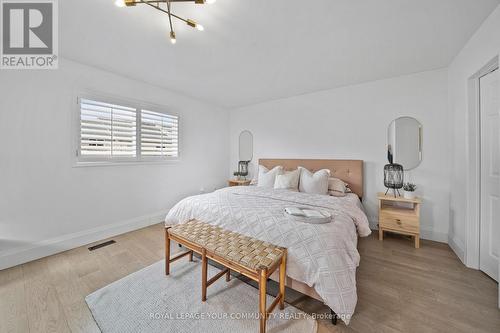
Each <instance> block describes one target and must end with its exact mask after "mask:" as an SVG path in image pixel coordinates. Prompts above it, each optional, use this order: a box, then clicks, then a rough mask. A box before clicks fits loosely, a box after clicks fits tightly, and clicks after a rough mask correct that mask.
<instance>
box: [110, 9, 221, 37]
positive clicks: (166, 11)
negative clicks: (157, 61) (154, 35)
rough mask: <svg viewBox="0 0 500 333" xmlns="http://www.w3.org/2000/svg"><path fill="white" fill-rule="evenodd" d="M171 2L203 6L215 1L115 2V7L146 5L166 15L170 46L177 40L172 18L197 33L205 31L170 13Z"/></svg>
mask: <svg viewBox="0 0 500 333" xmlns="http://www.w3.org/2000/svg"><path fill="white" fill-rule="evenodd" d="M172 2H194V3H195V4H201V5H203V4H213V3H214V2H215V0H116V1H115V5H116V6H117V7H133V6H136V5H148V6H150V7H152V8H154V9H157V10H159V11H161V12H163V13H165V14H167V15H168V22H169V26H170V42H171V43H172V44H175V43H176V42H177V40H176V38H175V31H174V27H173V24H172V18H176V19H178V20H180V21H182V22H184V23H186V24H187V25H189V26H190V27H192V28H195V29H197V30H199V31H203V30H205V28H204V27H203V26H202V25H201V24H199V23H197V22H196V21H194V20H191V19H184V18H182V17H180V16H177V15H175V14H174V13H172V11H171V10H170V7H171V5H172Z"/></svg>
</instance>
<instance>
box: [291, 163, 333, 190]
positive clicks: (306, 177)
mask: <svg viewBox="0 0 500 333" xmlns="http://www.w3.org/2000/svg"><path fill="white" fill-rule="evenodd" d="M299 170H300V180H299V191H300V192H305V193H314V194H325V195H326V194H328V178H330V170H328V169H323V170H319V171H317V172H316V173H312V172H311V171H309V170H307V169H306V168H303V167H299Z"/></svg>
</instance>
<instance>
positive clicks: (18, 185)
mask: <svg viewBox="0 0 500 333" xmlns="http://www.w3.org/2000/svg"><path fill="white" fill-rule="evenodd" d="M89 90H90V91H95V92H99V93H101V94H104V95H108V96H112V97H118V98H123V99H134V100H139V101H145V102H149V103H153V104H157V105H162V106H165V107H167V110H172V111H173V112H176V113H178V114H179V115H180V117H181V118H180V121H181V123H180V126H181V128H180V131H181V132H180V135H181V137H180V140H181V147H180V151H181V160H180V162H177V163H170V164H150V165H128V166H107V167H79V168H75V167H73V162H74V151H73V146H72V144H73V139H74V135H75V133H74V131H75V129H74V127H73V123H72V119H73V118H72V117H73V116H74V113H75V112H76V108H77V106H76V96H77V95H78V94H79V93H82V92H87V91H89ZM228 121H229V117H228V114H227V111H223V110H220V109H216V108H212V107H209V106H207V105H206V104H205V103H201V102H198V101H195V100H193V99H190V98H187V97H184V96H182V95H179V94H175V93H172V92H169V91H166V90H164V89H161V88H158V87H155V86H151V85H147V84H144V83H141V82H137V81H133V80H130V79H127V78H124V77H121V76H117V75H115V74H111V73H109V72H104V71H101V70H98V69H95V68H92V67H88V66H84V65H80V64H77V63H74V62H70V61H67V60H62V61H61V63H60V69H59V70H55V71H2V73H1V75H0V142H1V143H2V146H1V148H0V269H2V268H5V267H8V266H11V265H15V264H18V263H20V262H22V261H27V260H30V259H33V258H37V257H42V256H44V255H48V254H51V253H54V252H58V251H60V250H65V249H67V248H71V247H74V246H76V245H82V244H85V243H88V242H91V241H95V240H98V239H101V238H103V237H106V236H109V235H112V234H116V233H120V232H125V231H128V230H131V229H134V228H138V227H140V226H143V225H148V224H151V223H154V222H159V221H160V220H161V219H162V218H163V217H164V214H165V213H166V212H167V211H168V209H169V208H170V207H171V206H172V205H173V204H175V203H176V202H177V201H178V200H179V199H181V198H182V197H184V196H187V195H189V194H195V193H198V192H199V190H200V188H202V187H203V188H205V190H207V191H209V190H213V189H214V188H215V187H219V186H223V185H224V182H225V180H226V179H227V174H228V172H229V171H228V165H227V161H228V159H229V151H228V149H229V145H228V135H229V132H228V129H227V128H228Z"/></svg>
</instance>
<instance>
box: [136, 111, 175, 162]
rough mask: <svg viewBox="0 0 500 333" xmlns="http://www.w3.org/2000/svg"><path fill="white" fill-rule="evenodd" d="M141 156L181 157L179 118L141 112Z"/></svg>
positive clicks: (158, 113)
mask: <svg viewBox="0 0 500 333" xmlns="http://www.w3.org/2000/svg"><path fill="white" fill-rule="evenodd" d="M140 150H141V156H145V157H147V156H157V157H158V156H159V157H178V156H179V117H177V116H172V115H168V114H165V113H160V112H153V111H147V110H141V147H140Z"/></svg>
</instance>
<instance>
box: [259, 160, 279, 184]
mask: <svg viewBox="0 0 500 333" xmlns="http://www.w3.org/2000/svg"><path fill="white" fill-rule="evenodd" d="M282 174H283V167H282V166H276V167H274V168H273V169H272V170H269V169H268V168H266V167H265V166H263V165H259V177H258V178H257V186H258V187H269V188H273V187H274V182H275V181H276V176H277V175H282Z"/></svg>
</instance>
